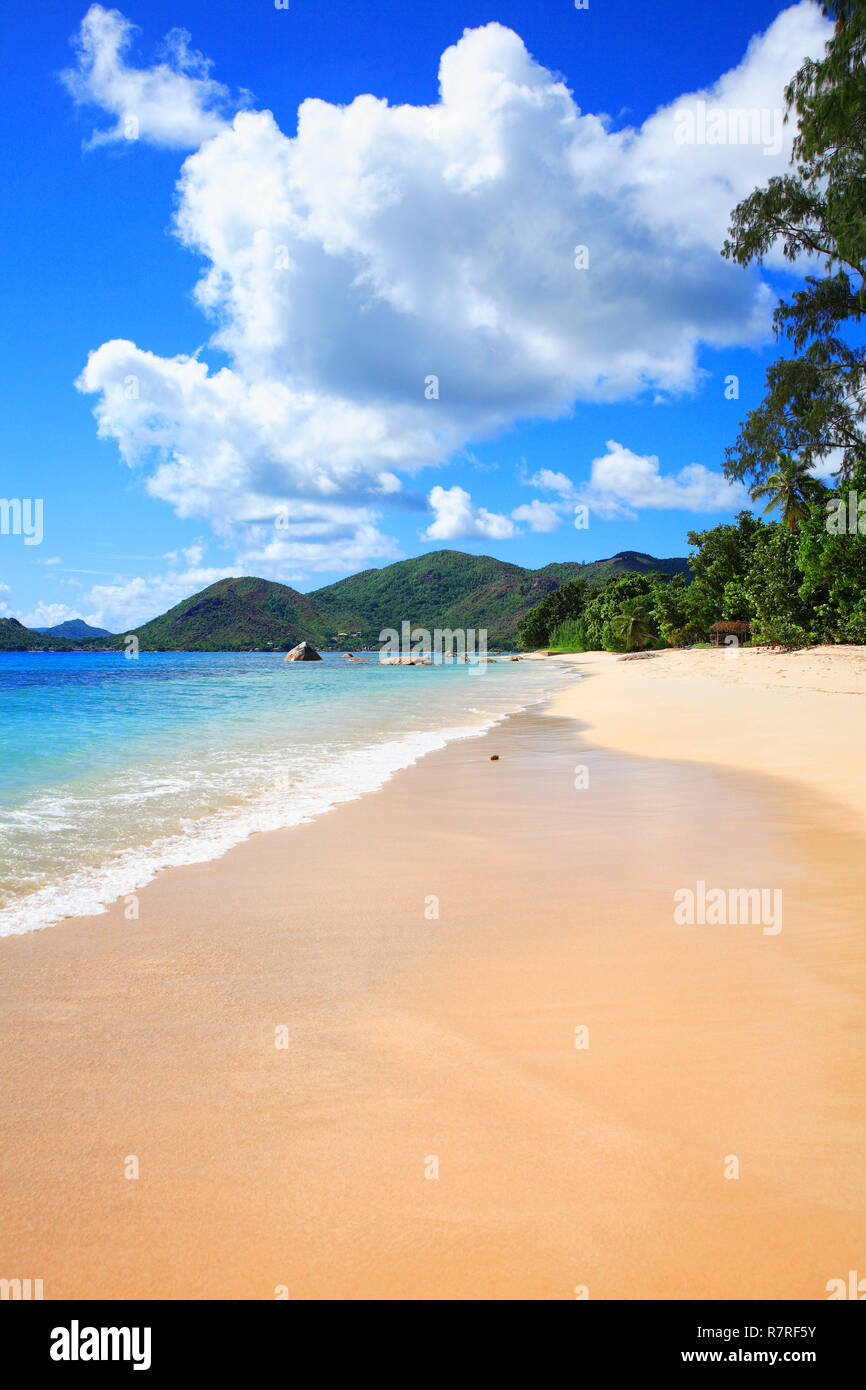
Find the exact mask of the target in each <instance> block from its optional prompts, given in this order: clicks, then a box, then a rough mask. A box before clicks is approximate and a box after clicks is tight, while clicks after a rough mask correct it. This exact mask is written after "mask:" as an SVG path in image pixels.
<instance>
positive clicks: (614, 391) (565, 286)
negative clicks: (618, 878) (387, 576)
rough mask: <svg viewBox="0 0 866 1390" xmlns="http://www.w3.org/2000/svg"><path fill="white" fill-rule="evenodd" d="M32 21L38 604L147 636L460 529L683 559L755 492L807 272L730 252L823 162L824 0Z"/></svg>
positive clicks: (29, 365)
mask: <svg viewBox="0 0 866 1390" xmlns="http://www.w3.org/2000/svg"><path fill="white" fill-rule="evenodd" d="M4 20H5V23H4V40H5V41H4V52H3V67H4V80H5V84H6V98H7V120H6V122H5V123H4V126H3V128H2V132H0V140H2V142H3V145H4V147H5V148H4V149H3V156H4V158H3V163H4V169H5V171H6V174H5V181H6V194H7V198H6V203H7V213H6V215H5V217H4V219H3V225H2V229H0V237H2V239H3V242H4V245H3V265H4V266H5V267H6V271H7V274H6V276H5V277H4V278H5V286H4V296H3V297H4V320H5V326H6V332H5V333H4V335H3V342H2V347H0V351H2V353H3V363H2V370H3V381H4V386H5V390H4V392H3V405H2V409H3V422H2V423H3V441H4V451H3V475H2V480H0V493H2V495H3V496H4V497H6V498H20V499H27V498H30V499H36V498H40V499H42V503H43V522H42V530H43V535H42V540H41V543H40V544H38V545H37V544H32V545H28V544H25V539H26V538H25V537H24V536H22V535H3V536H0V612H2V614H3V615H6V616H8V615H14V616H16V617H19V618H21V619H22V620H23V621H26V622H30V623H34V624H35V623H41V624H47V623H50V622H52V621H60V620H62V619H63V618H65V617H69V616H73V615H82V616H85V617H87V618H89V619H90V620H93V621H96V622H100V623H102V624H104V625H105V626H107V627H110V628H112V629H113V630H121V629H124V628H128V627H130V626H132V625H134V624H135V623H137V622H140V621H143V620H144V619H146V618H148V617H151V616H154V615H155V614H156V613H158V612H161V611H163V610H164V609H165V608H166V607H168V606H170V605H171V604H172V603H174V602H177V601H178V600H179V599H180V598H182V597H185V596H186V595H187V594H189V593H192V592H194V591H195V590H197V589H200V588H202V587H204V586H205V585H206V584H207V583H210V582H212V581H213V580H214V579H216V578H217V577H219V576H220V575H222V574H239V573H259V574H264V575H266V576H267V577H270V578H274V579H282V580H283V581H285V582H286V583H290V584H293V585H295V586H296V587H298V588H301V589H305V590H306V589H312V588H316V587H318V586H319V585H321V584H325V583H328V582H330V581H331V580H332V579H334V578H337V577H339V576H341V575H344V574H347V573H352V572H354V571H356V570H358V569H362V568H367V567H369V566H371V565H381V564H387V563H389V562H390V561H391V560H393V559H399V558H403V557H404V556H409V555H413V554H420V553H423V552H424V551H426V550H430V549H433V548H436V547H439V546H449V547H453V548H458V549H464V550H470V551H474V552H478V553H486V554H494V555H497V556H500V557H501V558H503V559H508V560H512V561H514V562H516V563H519V564H523V565H529V566H539V565H543V564H545V563H547V562H548V561H550V560H566V559H595V558H598V557H601V556H605V555H610V554H612V553H614V552H615V551H617V550H620V549H638V550H644V551H650V552H652V553H654V554H657V555H672V554H683V553H685V550H686V548H687V543H686V532H687V531H688V530H690V529H703V528H704V527H707V526H711V525H714V524H716V523H717V522H719V521H721V520H725V519H727V518H729V517H730V516H731V515H733V514H734V513H735V512H736V511H737V510H738V509H739V508H740V507H741V506H742V505H743V498H742V496H738V495H737V494H736V493H735V492H732V491H731V489H730V488H729V487H728V486H727V485H726V483H725V481H724V479H723V478H722V477H721V465H722V461H723V456H724V449H725V447H726V446H727V445H729V444H731V443H732V442H733V441H734V438H735V436H736V433H737V427H738V423H739V421H740V419H741V418H742V416H743V415H744V414H745V413H746V411H747V410H748V409H749V408H750V407H752V406H753V405H755V404H756V403H757V402H758V401H759V400H760V397H761V394H762V387H763V377H764V371H765V368H766V365H767V363H768V362H769V361H770V360H772V357H773V356H774V344H773V342H772V340H771V338H770V335H769V314H770V312H771V309H772V303H773V299H774V297H775V295H776V294H777V293H778V291H779V289H780V288H782V287H784V286H785V285H786V284H789V283H790V279H789V276H788V274H787V272H786V271H785V270H784V269H783V268H782V267H781V266H779V265H770V266H769V267H768V268H767V270H766V271H765V272H763V274H759V273H758V272H756V271H753V270H749V271H742V270H739V269H738V268H736V267H732V266H730V265H728V264H727V263H725V262H723V261H722V260H721V258H720V256H719V254H718V251H719V247H720V244H721V241H722V239H723V237H724V232H725V228H726V225H727V213H728V212H729V211H730V209H731V207H732V206H733V205H734V203H735V202H736V201H737V200H738V199H739V198H740V197H742V196H744V194H746V193H747V192H748V191H750V189H751V188H752V187H754V186H755V185H756V184H758V183H760V182H763V181H765V180H766V179H767V178H769V177H770V176H771V175H772V174H773V173H778V172H782V170H783V169H784V168H785V166H786V160H787V150H788V146H789V142H790V131H788V132H787V133H785V134H784V137H782V136H781V128H780V127H778V128H777V126H776V124H775V121H776V116H777V115H778V111H779V108H780V107H781V105H782V88H783V86H784V82H785V80H786V79H787V78H788V77H790V76H791V75H792V74H793V72H794V71H795V69H796V68H797V66H799V63H800V62H801V61H802V59H803V57H804V56H806V54H807V52H808V53H811V54H814V55H815V56H817V55H818V54H819V52H820V48H821V43H822V40H823V38H824V37H825V35H826V31H827V26H826V22H825V21H824V20H823V19H822V18H821V16H820V11H819V10H818V9H817V7H816V6H814V5H812V4H811V3H809V0H803V3H800V4H798V5H796V6H791V7H785V6H782V5H778V4H771V3H756V2H755V0H750V3H748V4H742V3H729V4H728V5H726V6H725V7H724V8H723V9H720V7H719V6H717V5H715V4H709V3H706V2H705V0H701V3H697V4H695V3H688V4H687V3H685V0H666V2H664V3H659V2H658V0H657V3H654V4H653V5H648V4H646V3H642V4H641V3H635V0H590V7H589V9H588V10H577V9H576V8H575V7H574V5H573V3H572V0H555V2H553V3H552V2H551V0H544V3H541V4H539V3H534V4H528V3H521V4H516V3H504V0H495V2H494V3H489V4H485V3H456V0H443V2H441V3H437V4H435V5H420V4H414V5H411V6H410V5H397V4H393V3H376V0H367V3H365V4H364V5H358V4H357V3H347V0H331V2H330V3H329V4H328V5H322V4H320V3H318V0H291V3H290V8H289V9H288V10H277V9H276V8H275V6H274V5H273V4H272V3H268V0H251V2H249V3H246V4H244V5H243V6H241V5H238V4H228V3H223V0H208V3H202V0H198V2H197V3H159V4H157V3H153V2H152V0H128V3H124V5H123V6H122V7H121V10H120V11H109V10H107V9H100V8H99V7H98V6H95V7H93V8H92V9H90V10H88V7H87V6H86V5H83V4H71V3H52V0H46V2H45V3H42V4H40V5H39V6H38V7H34V6H32V5H26V4H23V3H19V0H15V2H14V3H13V4H12V5H11V6H8V7H7V8H6V11H5V16H4ZM82 25H83V26H84V27H83V28H82ZM130 26H137V28H132V27H130ZM771 26H772V27H771ZM178 30H185V31H187V33H188V35H189V38H188V40H184V39H183V38H181V37H179V36H178V34H177V31H178ZM767 30H769V32H768V33H767V34H766V35H765V37H763V38H761V37H756V36H760V35H762V34H764V31H767ZM172 31H174V36H173V37H170V38H169V40H168V42H167V43H166V35H170V34H171V33H172ZM464 31H469V32H468V33H467V34H466V35H465V36H464ZM750 45H751V46H750ZM443 55H445V58H444V59H443ZM440 64H441V65H442V68H441V78H442V88H441V92H440ZM64 72H65V73H66V74H67V76H66V78H65V80H64V79H63V78H62V77H61V74H63V73H64ZM368 93H369V94H372V96H373V97H374V98H377V99H378V100H376V101H372V100H363V99H362V100H357V99H358V98H362V97H363V96H364V94H368ZM385 102H387V105H385ZM701 102H704V103H705V104H704V106H703V108H701V107H700V103H701ZM302 103H306V105H305V106H304V107H303V112H304V116H303V120H302V122H301V127H300V131H299V126H298V108H299V107H300V106H301V104H302ZM701 110H703V113H704V117H706V115H707V113H709V114H710V116H712V113H713V112H714V111H715V112H719V111H721V112H722V113H724V116H725V120H728V118H729V117H730V113H732V112H733V113H736V112H738V111H748V112H751V111H755V110H757V111H759V112H760V113H763V114H762V121H763V123H761V122H759V123H758V124H757V125H750V126H748V130H749V132H750V133H749V134H748V135H746V134H744V133H743V132H744V131H745V130H746V127H745V126H744V127H737V126H736V124H735V117H734V118H732V120H733V123H730V122H729V123H728V124H727V125H725V123H724V121H723V123H722V127H720V128H721V129H724V130H725V131H726V132H727V133H726V134H725V135H724V138H721V137H719V138H718V139H711V138H710V137H706V136H705V138H704V139H701V133H700V132H701V125H700V122H701V120H702V119H703V118H702V116H701ZM238 112H240V115H238V114H237V113H238ZM266 113H272V114H271V115H268V114H266ZM692 117H694V121H695V124H693V125H692V126H691V127H689V126H688V121H689V120H691V119H692ZM750 119H751V118H750ZM704 129H706V127H704ZM736 129H739V131H740V133H739V134H738V135H735V134H734V133H733V132H734V131H735V130H736ZM683 132H686V133H685V134H684V133H683ZM696 132H697V133H696ZM95 133H96V135H95ZM94 135H95V138H94ZM185 161H186V162H185ZM578 246H583V247H585V248H586V251H585V253H584V263H583V264H581V265H577V264H576V263H575V262H576V260H579V259H580V257H579V256H576V255H575V251H576V248H577V247H578ZM197 286H198V287H199V288H198V291H197V289H196V287H197ZM89 354H93V356H92V357H91V358H90V366H89V367H88V366H87V364H88V356H89ZM85 368H87V370H86V373H85ZM82 373H85V375H84V376H82ZM430 376H435V377H437V378H438V397H437V396H436V394H435V387H434V386H433V385H428V384H427V382H428V377H430ZM731 376H735V377H736V378H737V382H738V393H739V394H738V396H737V398H736V399H730V398H726V380H727V379H728V378H730V377H731ZM76 383H78V385H76ZM727 395H728V397H730V395H731V388H730V387H729V388H728V392H727ZM95 412H96V415H95ZM97 417H98V419H97ZM98 431H99V434H98ZM99 435H101V436H102V437H99ZM582 508H586V509H587V510H586V511H585V512H583V511H581V510H579V509H582ZM576 509H578V510H576ZM587 517H588V525H586V526H585V527H584V526H580V528H579V529H578V528H577V527H576V526H575V524H574V523H575V519H576V518H577V520H578V521H581V519H584V520H586V519H587Z"/></svg>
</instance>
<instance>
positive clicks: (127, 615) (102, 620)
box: [82, 567, 242, 632]
mask: <svg viewBox="0 0 866 1390" xmlns="http://www.w3.org/2000/svg"><path fill="white" fill-rule="evenodd" d="M241 572H242V571H240V570H238V569H235V568H232V567H228V568H223V569H179V570H171V571H169V573H167V574H151V575H147V576H146V577H145V576H136V577H135V578H134V579H123V580H117V581H115V582H114V583H111V584H94V585H93V587H92V588H91V589H90V590H89V591H88V593H87V595H86V597H84V598H83V599H82V605H83V606H86V607H89V608H90V609H91V611H90V612H89V613H88V614H86V615H85V621H86V622H88V623H91V624H92V625H93V626H94V627H107V628H109V629H110V630H111V631H112V632H120V631H124V630H128V629H129V628H133V627H138V626H139V624H140V623H145V622H148V621H149V619H151V618H155V617H157V615H158V614H160V613H164V612H165V611H166V610H167V609H169V608H173V607H174V605H175V604H176V603H180V602H181V600H182V599H185V598H189V596H190V594H194V593H197V592H198V591H199V590H200V589H206V588H207V587H208V585H209V584H215V583H216V581H217V580H218V579H226V578H229V577H231V576H233V575H239V574H240V573H241Z"/></svg>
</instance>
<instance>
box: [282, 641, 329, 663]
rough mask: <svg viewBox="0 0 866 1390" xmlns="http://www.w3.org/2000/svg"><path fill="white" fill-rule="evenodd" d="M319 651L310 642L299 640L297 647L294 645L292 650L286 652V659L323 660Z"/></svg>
mask: <svg viewBox="0 0 866 1390" xmlns="http://www.w3.org/2000/svg"><path fill="white" fill-rule="evenodd" d="M321 659H322V658H321V657H320V656H319V653H318V652H317V651H316V649H315V647H313V646H311V645H310V643H309V642H299V643H298V645H297V646H296V647H292V650H291V651H290V652H286V661H321Z"/></svg>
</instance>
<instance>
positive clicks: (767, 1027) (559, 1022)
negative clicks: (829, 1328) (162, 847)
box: [0, 662, 866, 1299]
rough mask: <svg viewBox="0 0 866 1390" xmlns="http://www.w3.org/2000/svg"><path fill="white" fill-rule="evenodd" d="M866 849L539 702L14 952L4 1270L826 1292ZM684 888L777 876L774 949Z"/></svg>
mask: <svg viewBox="0 0 866 1390" xmlns="http://www.w3.org/2000/svg"><path fill="white" fill-rule="evenodd" d="M650 664H651V663H650V662H645V663H634V666H633V667H631V669H634V668H636V667H639V666H643V667H648V666H649V665H650ZM622 669H623V668H622V667H621V668H620V670H622ZM626 669H629V668H628V667H627V668H626ZM590 685H591V682H587V683H586V684H585V685H584V686H582V687H579V688H578V690H577V691H576V692H575V694H574V697H573V698H574V701H575V702H577V703H578V704H579V699H580V690H581V689H582V690H583V691H584V693H586V692H587V691H588V690H589V688H590ZM569 698H571V697H569ZM572 712H573V713H574V712H577V711H574V710H573V711H572ZM590 736H591V735H590ZM494 753H496V754H499V761H498V762H495V763H494V762H491V761H490V758H491V755H492V754H494ZM581 768H585V769H586V770H587V772H586V773H583V772H580V771H578V772H577V774H576V769H581ZM587 775H588V782H589V785H588V786H576V785H575V781H576V780H577V781H578V783H582V782H584V781H586V778H587ZM864 849H866V842H864V839H863V838H862V837H861V836H860V834H859V833H857V830H856V827H855V828H851V827H850V826H847V827H846V824H845V822H844V820H843V818H842V817H841V816H840V814H839V811H838V809H837V807H836V806H834V804H833V803H832V801H830V800H827V801H825V800H822V799H821V798H820V797H818V796H812V797H809V798H802V797H800V798H798V797H795V796H791V795H790V794H787V789H786V787H785V786H784V785H781V784H777V783H775V782H773V781H771V780H770V779H760V778H757V777H754V776H749V775H747V774H744V773H742V772H740V771H736V770H716V769H713V768H711V767H707V766H702V765H697V764H691V765H690V764H688V763H680V762H675V761H655V760H652V759H647V758H641V757H635V756H629V755H625V754H623V753H619V752H614V751H609V750H607V749H604V748H602V747H598V746H595V745H594V744H593V743H591V742H588V741H587V738H586V737H585V736H584V735H583V734H582V733H581V731H580V728H579V725H578V723H576V722H575V719H574V718H566V717H562V716H558V717H553V716H551V715H546V714H543V713H540V712H528V713H525V714H522V715H519V716H516V717H514V718H512V719H510V720H508V721H507V722H506V723H505V724H504V725H502V726H500V727H499V728H498V729H496V730H494V731H493V732H492V733H491V734H489V735H487V736H485V737H483V738H478V739H472V740H468V741H466V742H461V743H456V744H452V745H450V746H449V747H448V748H446V749H444V750H443V751H442V752H439V753H435V754H433V755H431V756H429V757H428V758H426V759H425V760H424V761H423V762H422V763H421V764H419V765H417V766H416V767H414V768H410V769H408V770H407V771H405V772H402V773H400V774H399V775H398V776H397V777H396V778H395V779H394V780H393V781H392V782H391V783H389V784H388V785H387V786H386V787H385V788H383V789H382V790H381V791H380V792H378V793H376V794H374V795H372V796H369V797H367V798H365V799H364V800H363V801H359V802H354V803H351V804H348V805H345V806H342V807H340V808H339V809H338V810H337V811H335V812H333V813H332V814H330V815H328V816H326V817H324V818H323V819H321V820H320V821H318V822H316V823H313V824H310V825H306V826H300V827H296V828H294V829H291V830H286V831H278V832H274V833H272V834H267V835H260V836H258V837H256V838H255V839H253V840H251V841H249V842H248V843H246V844H244V845H240V846H238V847H237V848H235V849H233V850H232V851H230V852H229V853H228V854H227V855H225V857H224V858H223V859H221V860H219V861H217V862H215V863H211V864H206V865H197V866H192V867H187V868H183V869H177V870H171V871H169V872H166V873H164V874H162V875H161V876H160V877H159V878H158V879H157V880H155V881H154V882H153V883H152V884H150V885H149V886H148V887H147V888H146V889H144V890H142V892H141V893H140V895H139V910H140V916H139V919H138V920H137V921H127V920H125V918H124V906H123V904H119V905H118V906H117V907H115V908H114V909H112V911H111V912H110V913H109V914H107V915H104V916H100V917H96V918H92V919H77V920H76V921H74V922H67V923H63V924H60V925H59V926H57V927H54V928H49V929H47V930H45V931H42V932H39V933H34V934H32V935H30V936H22V937H16V938H9V939H6V940H4V941H2V942H0V997H2V998H3V1000H4V1003H3V1008H2V1037H3V1047H2V1050H0V1057H2V1061H0V1081H2V1094H3V1097H4V1100H3V1107H4V1112H5V1115H6V1117H7V1121H6V1123H5V1125H4V1132H3V1139H2V1151H0V1185H2V1191H3V1220H2V1237H0V1274H2V1275H4V1276H5V1277H15V1276H18V1277H41V1278H43V1280H44V1289H45V1297H46V1298H65V1297H71V1298H135V1297H140V1298H191V1299H196V1298H221V1297H224V1298H241V1299H272V1298H274V1297H275V1294H276V1292H277V1291H278V1290H279V1289H281V1288H282V1287H284V1288H285V1289H286V1290H287V1291H288V1294H289V1296H290V1297H291V1298H321V1299H349V1298H411V1299H448V1298H460V1299H464V1298H466V1299H478V1298H480V1299H499V1298H529V1299H573V1298H574V1297H575V1296H576V1294H575V1291H576V1290H582V1289H584V1288H586V1289H587V1290H588V1294H589V1297H590V1298H592V1299H610V1298H629V1299H631V1298H650V1299H652V1298H677V1299H697V1298H709V1297H718V1298H755V1299H763V1298H807V1299H809V1298H815V1299H822V1298H826V1297H827V1294H826V1291H825V1285H826V1283H827V1280H829V1279H830V1278H833V1277H836V1276H842V1277H845V1276H846V1275H847V1271H848V1270H849V1269H851V1268H857V1267H858V1263H857V1262H858V1260H859V1261H861V1263H862V1252H863V1249H864V1237H866V1216H864V1203H863V1181H862V1177H861V1173H862V1154H863V1145H864V1140H866V1102H864V1095H866V1088H864V1084H863V1083H864V1070H866V1066H864V1058H866V1046H864V1043H866V1024H864V1019H866V1011H864V1008H863V982H864V978H866V972H864V946H863V927H862V904H861V887H862V865H863V863H864ZM698 879H704V880H706V881H707V882H708V883H709V884H712V885H719V886H724V887H728V886H733V885H743V886H750V885H752V884H759V885H762V886H768V887H779V888H781V889H782V890H783V892H784V926H783V930H782V931H781V932H780V933H779V934H778V935H775V936H768V935H765V934H763V932H762V930H761V927H760V926H736V927H732V926H727V927H720V926H717V927H711V926H691V927H685V926H678V925H676V924H675V923H674V920H673V902H672V900H673V894H674V892H675V891H676V890H677V889H678V888H679V887H682V886H691V887H694V885H695V883H696V881H697V880H698ZM433 898H435V899H438V918H437V917H436V916H434V915H432V914H433V912H434V910H435V904H434V903H433V902H432V901H431V899H433ZM282 1027H284V1028H285V1029H286V1030H287V1032H286V1034H285V1038H286V1040H287V1046H286V1047H284V1048H283V1047H280V1048H278V1047H277V1046H276V1045H275V1043H276V1041H277V1040H278V1035H277V1033H276V1030H277V1029H279V1028H282ZM578 1028H587V1029H588V1041H589V1046H588V1047H587V1048H582V1049H578V1048H576V1047H575V1030H576V1029H578ZM133 1155H134V1156H135V1157H136V1158H137V1160H138V1164H139V1168H140V1176H139V1177H138V1178H137V1179H128V1178H126V1177H125V1176H124V1169H125V1165H126V1164H127V1160H128V1159H129V1158H130V1156H133ZM731 1156H736V1158H737V1159H738V1163H739V1174H740V1175H739V1178H737V1179H731V1178H726V1176H725V1172H726V1168H727V1170H728V1171H731V1167H732V1165H731ZM434 1160H436V1163H438V1177H432V1176H428V1174H432V1173H433V1172H434V1171H435V1168H436V1163H434Z"/></svg>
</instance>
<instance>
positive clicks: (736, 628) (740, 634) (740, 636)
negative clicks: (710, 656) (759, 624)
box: [710, 618, 752, 647]
mask: <svg viewBox="0 0 866 1390" xmlns="http://www.w3.org/2000/svg"><path fill="white" fill-rule="evenodd" d="M710 636H711V637H712V639H713V646H714V647H719V646H722V645H724V641H725V638H726V637H727V636H732V637H736V639H737V642H738V643H740V642H742V643H746V642H748V641H749V640H750V638H751V636H752V624H751V623H745V622H742V621H740V620H739V619H737V620H736V621H735V620H733V619H729V618H724V619H722V621H721V622H718V623H713V625H712V627H711V628H710Z"/></svg>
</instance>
